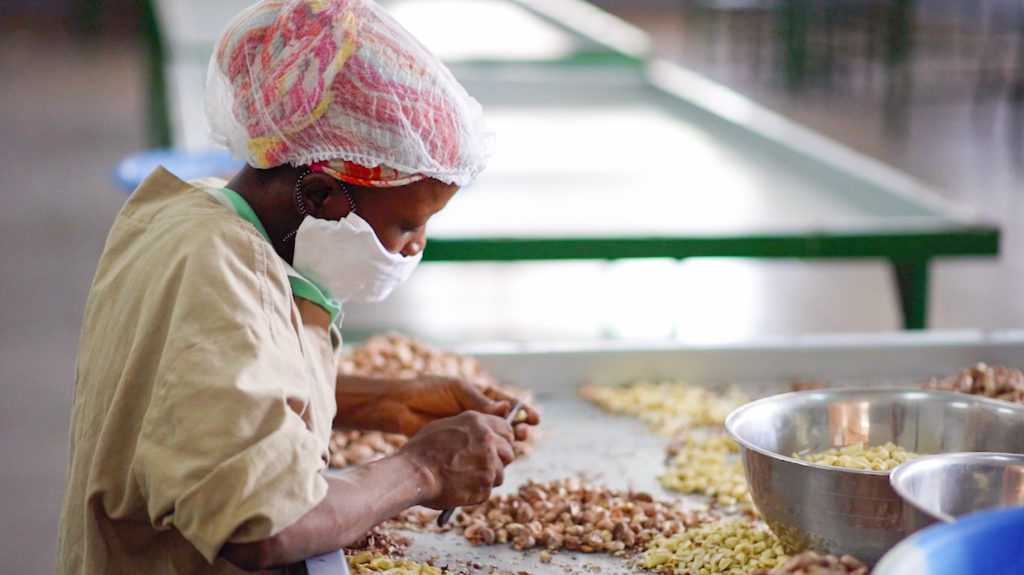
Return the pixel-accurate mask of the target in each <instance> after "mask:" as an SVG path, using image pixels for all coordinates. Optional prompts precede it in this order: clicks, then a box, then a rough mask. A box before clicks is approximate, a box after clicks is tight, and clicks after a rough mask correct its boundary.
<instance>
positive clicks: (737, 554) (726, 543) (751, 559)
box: [636, 519, 787, 575]
mask: <svg viewBox="0 0 1024 575" xmlns="http://www.w3.org/2000/svg"><path fill="white" fill-rule="evenodd" d="M786 559H787V555H786V553H785V551H784V550H783V548H782V544H781V543H779V541H778V540H777V539H776V538H775V536H774V535H772V534H771V532H770V531H768V529H767V527H765V526H764V525H763V524H760V523H752V522H749V521H744V520H742V519H722V520H719V521H715V522H712V523H707V524H705V525H701V526H699V527H694V528H690V529H686V530H685V531H681V532H679V533H675V534H673V535H668V536H665V535H658V536H656V537H654V539H652V540H651V541H650V543H648V544H647V546H646V548H645V549H644V551H643V553H641V554H640V555H639V556H638V557H637V561H636V563H637V565H639V566H640V567H644V568H647V569H650V570H653V571H656V572H658V573H664V574H666V575H668V574H675V573H701V574H707V575H747V574H748V573H750V572H751V571H752V570H754V569H764V568H767V569H771V568H774V567H776V566H777V565H779V564H781V563H782V562H783V561H785V560H786Z"/></svg>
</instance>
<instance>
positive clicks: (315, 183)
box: [298, 172, 337, 217]
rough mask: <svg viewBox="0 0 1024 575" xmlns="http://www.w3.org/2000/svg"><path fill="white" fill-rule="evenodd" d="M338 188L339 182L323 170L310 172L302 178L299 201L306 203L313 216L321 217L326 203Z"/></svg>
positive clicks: (307, 209)
mask: <svg viewBox="0 0 1024 575" xmlns="http://www.w3.org/2000/svg"><path fill="white" fill-rule="evenodd" d="M335 188H337V182H336V181H335V180H334V178H332V177H331V176H328V175H327V174H324V173H322V172H310V173H308V174H306V177H304V178H302V182H301V183H300V186H299V189H300V191H301V195H300V197H299V198H298V199H299V201H301V202H303V203H304V204H305V208H306V212H307V213H308V214H309V215H311V216H313V217H321V214H322V213H323V211H324V204H325V203H326V202H327V200H328V198H329V197H330V196H331V195H332V194H333V193H334V191H335Z"/></svg>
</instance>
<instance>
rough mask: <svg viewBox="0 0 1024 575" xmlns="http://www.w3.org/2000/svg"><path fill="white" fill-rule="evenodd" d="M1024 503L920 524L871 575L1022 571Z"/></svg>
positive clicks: (1014, 573)
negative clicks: (942, 521) (928, 523)
mask: <svg viewBox="0 0 1024 575" xmlns="http://www.w3.org/2000/svg"><path fill="white" fill-rule="evenodd" d="M1021 573H1024V507H1012V508H1005V509H994V510H987V511H979V512H977V513H972V514H970V515H965V516H963V517H960V518H957V519H956V521H954V522H953V523H939V524H936V525H932V526H931V527H928V528H925V529H922V530H921V531H918V532H917V533H914V534H913V535H911V536H910V537H907V538H906V539H904V540H903V541H901V542H899V543H898V544H896V546H895V547H893V548H892V549H890V550H889V551H888V552H887V553H886V554H885V555H883V556H882V558H881V559H880V560H879V561H878V563H877V564H876V565H875V568H874V569H873V570H872V571H871V575H1020V574H1021Z"/></svg>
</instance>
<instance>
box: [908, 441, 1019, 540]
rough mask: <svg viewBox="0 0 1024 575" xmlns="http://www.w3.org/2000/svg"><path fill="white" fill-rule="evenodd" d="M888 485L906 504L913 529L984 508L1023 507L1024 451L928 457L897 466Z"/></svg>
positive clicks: (949, 520)
mask: <svg viewBox="0 0 1024 575" xmlns="http://www.w3.org/2000/svg"><path fill="white" fill-rule="evenodd" d="M889 483H890V484H892V487H893V489H894V490H895V491H896V493H897V494H898V495H899V496H900V497H902V498H903V501H904V503H906V505H904V506H903V525H904V527H905V528H906V530H907V531H908V532H913V531H917V530H918V529H921V528H923V527H927V526H928V525H931V524H932V523H936V522H938V521H945V522H947V523H948V522H952V521H953V520H954V519H955V518H956V517H958V516H961V515H966V514H968V513H973V512H975V511H981V510H983V509H993V508H997V507H1013V506H1018V505H1024V455H1020V454H1015V453H943V454H939V455H929V456H927V457H922V458H920V459H916V460H914V461H909V462H907V463H904V464H903V465H900V466H899V467H897V468H896V469H894V470H893V472H892V474H891V475H890V477H889Z"/></svg>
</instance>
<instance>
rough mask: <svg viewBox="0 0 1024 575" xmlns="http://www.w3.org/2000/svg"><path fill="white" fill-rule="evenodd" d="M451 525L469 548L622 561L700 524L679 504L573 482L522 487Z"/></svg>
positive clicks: (473, 508) (470, 510)
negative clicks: (505, 546) (538, 550)
mask: <svg viewBox="0 0 1024 575" xmlns="http://www.w3.org/2000/svg"><path fill="white" fill-rule="evenodd" d="M456 517H457V519H456V521H457V522H458V524H459V526H460V527H461V528H462V530H463V531H462V534H463V536H464V537H466V539H468V540H469V541H470V543H472V544H473V545H490V544H493V543H509V544H511V545H512V546H513V547H515V548H517V549H530V548H534V547H542V548H544V549H547V550H549V551H554V550H558V549H562V548H565V549H568V550H571V551H582V552H584V553H596V552H603V553H612V554H616V555H624V554H628V553H631V552H635V551H637V550H639V549H641V548H642V547H643V546H644V544H646V543H647V542H648V541H650V540H651V538H653V537H654V536H655V535H657V534H669V535H671V534H674V533H677V532H679V531H680V530H683V529H685V528H688V527H692V526H694V525H698V524H700V523H701V522H702V521H705V520H706V518H704V517H702V516H698V515H696V514H694V513H691V512H687V511H686V510H685V509H684V504H683V503H682V502H681V501H677V502H660V501H655V500H654V499H653V498H652V497H651V496H650V495H648V494H646V493H637V492H632V491H619V490H615V489H609V488H607V487H602V486H595V485H588V484H587V483H584V482H582V481H580V480H577V479H563V480H560V481H553V482H548V483H540V482H535V481H528V482H527V483H525V484H524V485H522V486H520V487H519V489H518V491H517V492H516V493H515V494H502V495H495V496H492V497H491V498H490V499H489V500H488V501H486V502H484V503H482V504H480V505H474V506H468V507H463V508H462V512H461V513H460V514H458V515H457V516H456Z"/></svg>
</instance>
